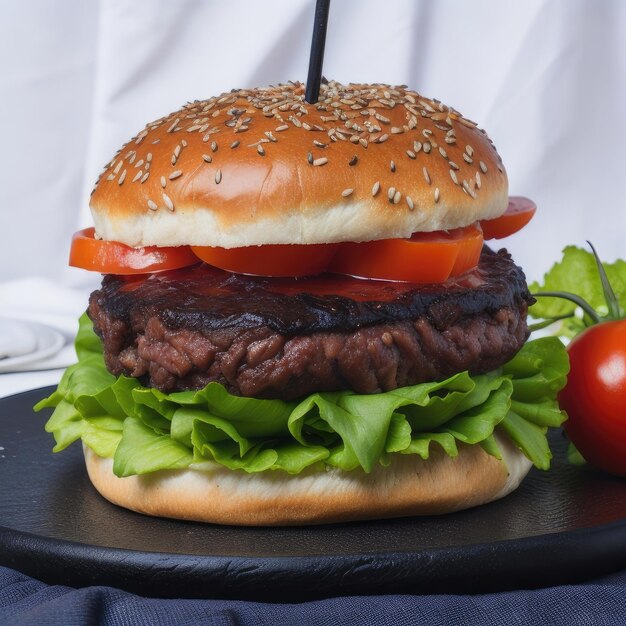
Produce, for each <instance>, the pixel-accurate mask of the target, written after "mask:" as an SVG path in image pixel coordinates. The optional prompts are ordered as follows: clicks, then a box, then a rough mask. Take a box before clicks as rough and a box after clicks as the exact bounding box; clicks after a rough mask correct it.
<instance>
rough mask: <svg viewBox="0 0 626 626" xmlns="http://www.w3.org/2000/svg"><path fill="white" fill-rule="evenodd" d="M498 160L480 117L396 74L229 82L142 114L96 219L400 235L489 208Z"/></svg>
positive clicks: (287, 237) (333, 237)
mask: <svg viewBox="0 0 626 626" xmlns="http://www.w3.org/2000/svg"><path fill="white" fill-rule="evenodd" d="M507 196H508V183H507V177H506V172H505V171H504V167H503V166H502V162H501V160H500V157H499V155H498V153H497V152H496V150H495V148H494V146H493V144H492V143H491V141H490V140H489V138H488V137H487V135H486V134H485V132H484V131H483V130H480V129H479V128H477V127H476V125H475V124H474V123H473V122H471V121H469V120H467V119H465V118H464V117H462V116H461V114H460V113H458V112H457V111H455V110H454V109H452V108H450V107H448V106H445V105H443V104H442V103H440V102H438V101H436V100H431V99H428V98H425V97H423V96H421V95H419V94H418V93H416V92H414V91H410V90H408V89H406V88H404V87H390V86H387V85H348V86H344V85H340V84H338V83H335V82H330V83H328V84H323V85H322V89H321V94H320V100H319V102H318V103H317V104H315V105H310V104H307V103H306V102H305V101H304V86H303V85H302V84H301V83H290V84H286V85H279V86H277V87H269V88H266V89H250V90H236V91H232V92H229V93H226V94H223V95H221V96H218V97H215V98H210V99H209V100H204V101H196V102H192V103H189V104H187V105H186V106H184V107H183V108H182V109H181V110H179V111H176V112H174V113H172V114H171V115H169V116H167V117H164V118H161V119H159V120H157V121H155V122H152V123H150V124H148V125H147V126H146V128H145V129H144V130H142V131H141V132H140V133H139V134H138V135H136V136H135V137H134V138H133V139H131V140H130V141H129V142H128V143H127V144H125V145H124V146H123V147H122V148H121V150H120V151H119V152H118V154H117V155H116V157H115V158H114V159H113V160H112V161H111V163H110V164H109V165H108V166H107V167H106V168H105V170H104V172H103V173H102V175H101V177H100V179H99V181H98V183H97V185H96V187H95V189H94V193H93V196H92V201H91V208H92V213H93V219H94V223H95V227H96V233H97V235H98V236H99V237H101V238H103V239H110V240H116V241H121V242H123V243H126V244H128V245H130V246H142V245H158V246H177V245H187V244H191V245H201V246H221V247H225V248H232V247H240V246H252V245H260V244H272V243H273V244H278V243H283V244H285V243H296V244H312V243H329V242H338V241H368V240H372V239H386V238H391V237H407V236H409V235H410V234H411V233H413V232H418V231H433V230H441V229H451V228H457V227H461V226H466V225H468V224H470V223H472V222H474V221H476V220H478V219H489V218H494V217H497V216H498V215H500V214H501V213H503V212H504V210H505V209H506V206H507Z"/></svg>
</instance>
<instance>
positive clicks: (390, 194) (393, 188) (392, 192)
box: [387, 187, 396, 202]
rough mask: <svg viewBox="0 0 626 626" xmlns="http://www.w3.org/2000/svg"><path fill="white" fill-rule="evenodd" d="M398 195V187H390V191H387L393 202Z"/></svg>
mask: <svg viewBox="0 0 626 626" xmlns="http://www.w3.org/2000/svg"><path fill="white" fill-rule="evenodd" d="M395 195H396V188H395V187H389V191H387V198H388V200H389V202H393V197H394V196H395Z"/></svg>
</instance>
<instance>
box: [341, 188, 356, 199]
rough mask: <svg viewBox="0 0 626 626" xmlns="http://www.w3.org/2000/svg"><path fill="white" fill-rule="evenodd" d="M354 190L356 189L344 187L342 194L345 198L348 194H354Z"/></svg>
mask: <svg viewBox="0 0 626 626" xmlns="http://www.w3.org/2000/svg"><path fill="white" fill-rule="evenodd" d="M353 191H354V189H344V190H343V191H342V192H341V195H342V196H343V197H344V198H347V197H348V196H351V195H352V192H353Z"/></svg>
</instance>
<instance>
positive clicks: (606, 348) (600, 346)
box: [559, 319, 626, 477]
mask: <svg viewBox="0 0 626 626" xmlns="http://www.w3.org/2000/svg"><path fill="white" fill-rule="evenodd" d="M568 352H569V358H570V366H571V369H570V373H569V376H568V379H567V385H566V387H565V388H564V389H563V390H562V391H561V393H560V394H559V404H560V405H561V408H562V409H564V410H565V411H566V412H567V415H568V420H567V421H566V422H565V424H564V427H565V430H566V432H567V435H568V437H569V438H570V439H571V441H572V443H573V444H574V445H575V446H576V448H577V449H578V450H579V451H580V453H581V454H582V455H583V457H584V458H585V459H586V460H587V461H588V462H589V463H591V464H592V465H595V466H596V467H599V468H600V469H603V470H605V471H607V472H611V473H612V474H617V475H618V476H624V477H626V320H624V319H622V320H616V321H606V322H602V323H600V324H597V325H595V326H591V327H590V328H587V329H586V330H585V331H583V332H582V333H581V334H580V335H578V336H577V337H576V338H575V339H574V340H573V341H572V343H571V344H570V345H569V347H568Z"/></svg>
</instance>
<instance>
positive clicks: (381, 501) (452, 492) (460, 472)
mask: <svg viewBox="0 0 626 626" xmlns="http://www.w3.org/2000/svg"><path fill="white" fill-rule="evenodd" d="M496 438H497V440H498V445H499V446H500V450H501V451H502V457H503V459H502V460H501V461H500V460H498V459H496V458H495V457H493V456H490V455H489V454H487V453H486V452H484V450H483V449H482V448H481V447H480V446H478V445H473V446H469V445H465V444H460V445H459V455H458V456H457V457H454V458H452V457H450V456H448V455H447V454H445V453H444V452H443V450H441V449H439V448H438V447H437V446H434V447H433V448H434V449H433V450H432V451H431V454H430V459H429V460H427V461H424V460H423V459H421V458H420V457H418V456H417V455H401V454H396V455H393V457H392V461H391V464H390V465H389V466H388V467H383V466H377V467H376V469H375V470H374V471H372V472H371V473H370V474H366V473H365V472H363V471H361V470H354V471H351V472H346V471H342V470H339V469H334V468H333V469H329V470H327V471H321V472H320V471H310V472H303V473H301V474H297V475H290V474H286V473H285V472H282V471H266V472H263V473H258V474H248V473H246V472H244V471H242V470H236V471H233V470H229V469H226V468H224V467H221V466H215V468H211V469H209V470H206V469H204V468H203V469H202V470H198V469H186V470H169V471H166V470H164V471H159V472H155V473H153V474H147V475H143V476H129V477H126V478H118V477H117V476H115V475H114V474H113V461H112V459H105V458H102V457H99V456H97V455H96V454H95V453H94V452H93V451H92V450H91V449H90V448H88V447H86V446H83V450H84V453H85V463H86V465H87V471H88V473H89V478H90V479H91V482H92V483H93V484H94V486H95V487H96V489H97V490H98V491H99V492H100V493H101V494H102V495H103V496H104V497H105V498H106V499H107V500H110V501H111V502H113V503H114V504H118V505H120V506H123V507H125V508H127V509H131V510H133V511H137V512H139V513H146V514H148V515H156V516H160V517H173V518H178V519H185V520H195V521H201V522H212V523H215V524H231V525H238V526H278V525H301V524H327V523H331V522H343V521H349V520H366V519H380V518H385V517H402V516H407V515H433V514H441V513H449V512H452V511H459V510H461V509H467V508H470V507H473V506H477V505H479V504H484V503H486V502H491V501H492V500H497V499H498V498H502V497H503V496H505V495H507V494H509V493H510V492H511V491H513V490H515V489H516V488H517V487H518V485H519V484H520V482H521V481H522V479H523V478H524V476H526V474H527V473H528V470H529V469H530V467H531V463H530V461H529V460H528V459H527V458H526V457H525V456H524V455H523V453H522V452H521V451H520V450H519V449H518V448H517V447H515V446H514V445H513V444H512V443H511V441H510V440H509V439H507V438H506V437H504V436H503V435H501V434H496Z"/></svg>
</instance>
